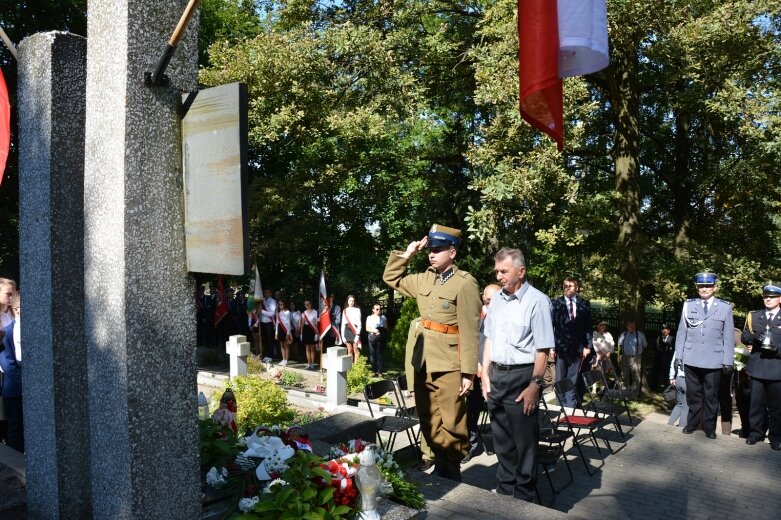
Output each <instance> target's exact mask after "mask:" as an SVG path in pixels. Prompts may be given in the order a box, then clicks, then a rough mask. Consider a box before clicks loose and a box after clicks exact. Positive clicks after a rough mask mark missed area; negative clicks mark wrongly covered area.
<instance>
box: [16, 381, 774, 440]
mask: <svg viewBox="0 0 781 520" xmlns="http://www.w3.org/2000/svg"><path fill="white" fill-rule="evenodd" d="M6 409H8V408H7V406H6ZM767 412H769V419H770V421H769V426H770V433H769V435H768V437H770V440H771V441H773V442H777V441H781V381H770V380H768V379H755V378H753V377H752V378H751V405H750V408H749V425H750V427H751V432H750V433H749V435H750V436H751V437H753V438H755V439H763V438H764V437H765V431H766V430H767V428H768V413H767ZM9 431H10V422H9Z"/></svg>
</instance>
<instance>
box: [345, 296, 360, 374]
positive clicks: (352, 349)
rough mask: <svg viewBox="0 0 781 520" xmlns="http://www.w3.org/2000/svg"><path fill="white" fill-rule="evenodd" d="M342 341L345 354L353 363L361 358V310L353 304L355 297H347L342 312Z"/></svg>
mask: <svg viewBox="0 0 781 520" xmlns="http://www.w3.org/2000/svg"><path fill="white" fill-rule="evenodd" d="M341 334H342V340H343V341H344V344H345V345H346V346H347V353H348V354H349V355H350V356H352V358H353V363H357V362H358V358H359V357H361V309H359V308H358V307H357V306H356V304H355V296H353V295H352V294H350V295H348V296H347V301H346V302H345V304H344V310H343V311H342V330H341Z"/></svg>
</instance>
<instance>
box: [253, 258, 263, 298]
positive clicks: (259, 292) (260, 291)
mask: <svg viewBox="0 0 781 520" xmlns="http://www.w3.org/2000/svg"><path fill="white" fill-rule="evenodd" d="M253 298H255V305H257V304H259V303H260V302H261V300H263V287H261V285H260V272H259V271H258V266H257V265H256V266H255V293H254V294H253Z"/></svg>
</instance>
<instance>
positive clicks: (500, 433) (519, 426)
mask: <svg viewBox="0 0 781 520" xmlns="http://www.w3.org/2000/svg"><path fill="white" fill-rule="evenodd" d="M494 262H495V266H494V270H495V272H496V279H497V281H498V282H499V284H500V285H501V286H502V290H501V291H499V292H498V293H496V294H495V295H494V297H493V298H492V299H491V304H490V305H489V307H488V314H487V318H486V321H485V330H484V333H485V337H486V339H485V345H484V349H483V374H482V385H483V396H484V397H485V399H486V401H487V403H488V412H489V414H490V415H491V433H492V434H493V438H494V447H495V450H496V456H497V459H498V461H499V465H498V468H497V471H496V476H497V479H498V481H499V482H498V484H497V486H496V493H498V494H500V495H510V496H514V497H515V498H517V499H520V500H526V501H531V500H532V499H533V498H534V488H535V486H536V484H537V441H538V440H539V436H540V430H539V424H538V422H537V404H538V402H539V399H540V393H541V391H542V385H543V374H544V373H545V366H546V364H547V360H548V351H549V350H550V349H551V348H553V345H554V340H553V324H552V322H551V301H550V298H548V297H547V296H546V295H544V294H543V293H541V292H540V291H538V290H537V289H535V288H534V287H532V286H531V285H530V284H529V282H527V281H526V261H525V259H524V257H523V253H522V252H521V251H520V250H519V249H511V248H507V247H505V248H503V249H502V250H500V251H499V252H498V253H496V256H495V257H494Z"/></svg>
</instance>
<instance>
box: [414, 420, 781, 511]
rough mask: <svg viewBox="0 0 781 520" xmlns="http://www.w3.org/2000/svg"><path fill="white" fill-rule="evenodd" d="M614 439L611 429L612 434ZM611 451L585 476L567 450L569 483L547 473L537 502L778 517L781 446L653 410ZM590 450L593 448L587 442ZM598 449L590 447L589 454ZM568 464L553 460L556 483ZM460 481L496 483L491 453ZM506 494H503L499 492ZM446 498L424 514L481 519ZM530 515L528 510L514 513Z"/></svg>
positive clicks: (560, 507)
mask: <svg viewBox="0 0 781 520" xmlns="http://www.w3.org/2000/svg"><path fill="white" fill-rule="evenodd" d="M610 438H611V439H617V438H618V437H617V434H611V435H610ZM612 444H614V449H616V453H615V454H613V455H608V456H607V457H606V460H605V465H604V466H603V467H602V469H600V470H599V471H598V472H597V473H596V474H595V475H593V476H589V475H588V474H587V473H586V471H585V467H584V465H583V463H582V461H581V460H580V457H579V456H578V455H577V452H576V451H574V450H573V451H572V453H571V456H570V457H569V459H570V465H571V467H572V470H573V473H574V474H575V478H574V482H573V483H572V484H571V485H569V486H568V487H566V488H565V489H564V490H563V491H561V493H559V494H558V495H557V496H556V497H555V498H554V497H552V494H551V492H550V488H549V487H548V484H547V481H546V480H545V477H544V476H543V475H541V481H540V485H539V489H540V492H541V495H542V500H543V503H544V504H546V505H549V504H550V501H551V499H553V504H552V505H551V506H550V507H552V508H553V509H555V510H557V511H561V512H565V513H567V514H568V515H572V516H571V517H580V518H621V519H624V518H630V519H631V518H642V519H660V520H661V519H664V520H670V519H677V518H681V519H734V518H750V519H752V520H764V519H768V520H769V519H776V518H779V515H780V514H781V513H779V511H781V489H780V488H779V483H781V451H773V450H771V449H770V445H769V444H768V443H764V444H757V445H755V446H748V445H746V443H745V441H744V440H743V439H741V438H739V437H738V436H737V435H735V434H733V435H731V436H727V437H725V436H721V435H719V437H718V438H717V439H716V440H709V439H706V437H705V434H704V432H702V431H698V432H695V433H694V434H692V435H683V434H682V433H681V429H680V428H677V427H674V426H668V425H667V416H666V415H662V414H653V415H652V416H651V417H649V418H647V419H646V420H644V421H643V422H642V423H640V424H639V425H638V426H637V427H636V428H635V430H634V431H632V432H631V433H630V434H629V438H628V440H627V442H626V443H625V444H624V445H623V446H621V445H620V444H618V443H615V442H612ZM592 450H593V448H592ZM589 455H591V456H596V450H594V451H591V450H589V452H587V456H589ZM567 476H568V475H567V472H566V468H565V467H564V463H563V462H559V464H558V466H557V468H556V471H555V472H554V473H553V474H552V477H553V480H554V483H556V484H557V485H561V484H563V483H564V482H565V481H566V478H565V477H567ZM462 477H463V481H464V483H466V484H470V485H472V486H475V487H477V488H481V489H483V490H489V489H491V488H492V487H494V486H495V484H496V457H495V456H489V455H486V454H482V455H480V456H478V457H475V458H473V459H472V460H471V461H470V462H469V463H467V464H465V465H464V466H463V474H462ZM498 498H504V497H498ZM448 502H449V501H448V500H447V499H445V500H442V501H433V502H430V503H429V505H430V509H429V512H430V516H429V517H430V518H475V519H477V518H485V516H465V515H463V514H452V513H451V511H457V509H455V508H454V507H453V505H454V504H452V503H448ZM499 517H500V518H519V519H520V518H528V514H518V515H517V516H515V517H511V516H503V515H502V516H499Z"/></svg>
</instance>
